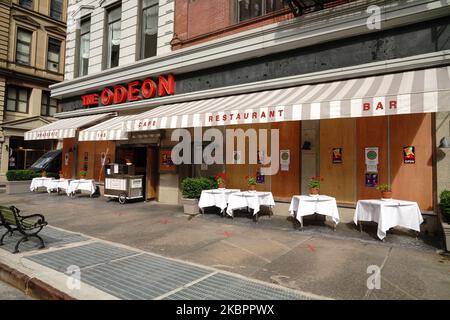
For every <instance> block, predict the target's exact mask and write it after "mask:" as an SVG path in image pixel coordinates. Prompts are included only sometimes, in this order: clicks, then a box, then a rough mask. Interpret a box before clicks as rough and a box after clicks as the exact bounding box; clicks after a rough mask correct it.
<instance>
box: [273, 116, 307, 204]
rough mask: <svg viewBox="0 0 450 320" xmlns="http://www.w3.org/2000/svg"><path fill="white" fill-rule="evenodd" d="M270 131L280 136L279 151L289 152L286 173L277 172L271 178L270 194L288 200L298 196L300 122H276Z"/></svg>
mask: <svg viewBox="0 0 450 320" xmlns="http://www.w3.org/2000/svg"><path fill="white" fill-rule="evenodd" d="M272 129H278V130H279V135H280V150H286V149H288V150H290V155H291V158H290V165H289V170H288V171H281V170H280V171H278V173H277V174H276V175H274V176H272V193H273V195H274V197H276V198H277V199H280V200H290V199H291V198H292V196H293V195H298V194H300V163H301V161H300V149H301V147H300V143H301V141H300V137H301V123H300V121H289V122H277V123H273V124H272Z"/></svg>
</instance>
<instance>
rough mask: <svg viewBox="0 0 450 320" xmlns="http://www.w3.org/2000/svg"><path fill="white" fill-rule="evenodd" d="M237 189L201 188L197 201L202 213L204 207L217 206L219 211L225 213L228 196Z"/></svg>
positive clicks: (237, 190)
mask: <svg viewBox="0 0 450 320" xmlns="http://www.w3.org/2000/svg"><path fill="white" fill-rule="evenodd" d="M240 191H241V190H239V189H212V190H203V191H202V193H201V195H200V200H199V201H198V207H199V208H200V209H201V212H202V213H203V210H204V208H207V207H218V208H219V209H220V212H221V213H222V214H223V215H225V211H226V210H225V209H226V208H227V206H228V198H229V196H230V195H231V194H232V193H235V192H240Z"/></svg>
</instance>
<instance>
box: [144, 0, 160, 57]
mask: <svg viewBox="0 0 450 320" xmlns="http://www.w3.org/2000/svg"><path fill="white" fill-rule="evenodd" d="M158 2H159V1H158V0H142V32H141V33H142V35H141V59H145V58H149V57H153V56H156V49H157V46H158V43H157V40H158V9H159V4H158Z"/></svg>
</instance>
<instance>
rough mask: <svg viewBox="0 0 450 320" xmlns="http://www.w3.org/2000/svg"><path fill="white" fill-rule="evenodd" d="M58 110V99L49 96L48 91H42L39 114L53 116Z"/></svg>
mask: <svg viewBox="0 0 450 320" xmlns="http://www.w3.org/2000/svg"><path fill="white" fill-rule="evenodd" d="M57 110H58V100H56V99H54V98H50V92H48V91H42V103H41V115H43V116H51V117H52V116H54V115H55V113H56V111H57Z"/></svg>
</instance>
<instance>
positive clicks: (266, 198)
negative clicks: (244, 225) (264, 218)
mask: <svg viewBox="0 0 450 320" xmlns="http://www.w3.org/2000/svg"><path fill="white" fill-rule="evenodd" d="M261 206H268V207H269V208H271V209H272V207H273V206H275V201H274V199H273V195H272V192H261V191H244V192H235V193H232V194H231V195H230V196H229V197H228V207H227V214H228V215H229V216H231V217H233V216H234V215H233V211H234V210H236V209H243V208H247V209H249V210H250V209H251V210H252V211H253V217H254V219H255V221H258V212H259V211H260V207H261Z"/></svg>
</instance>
